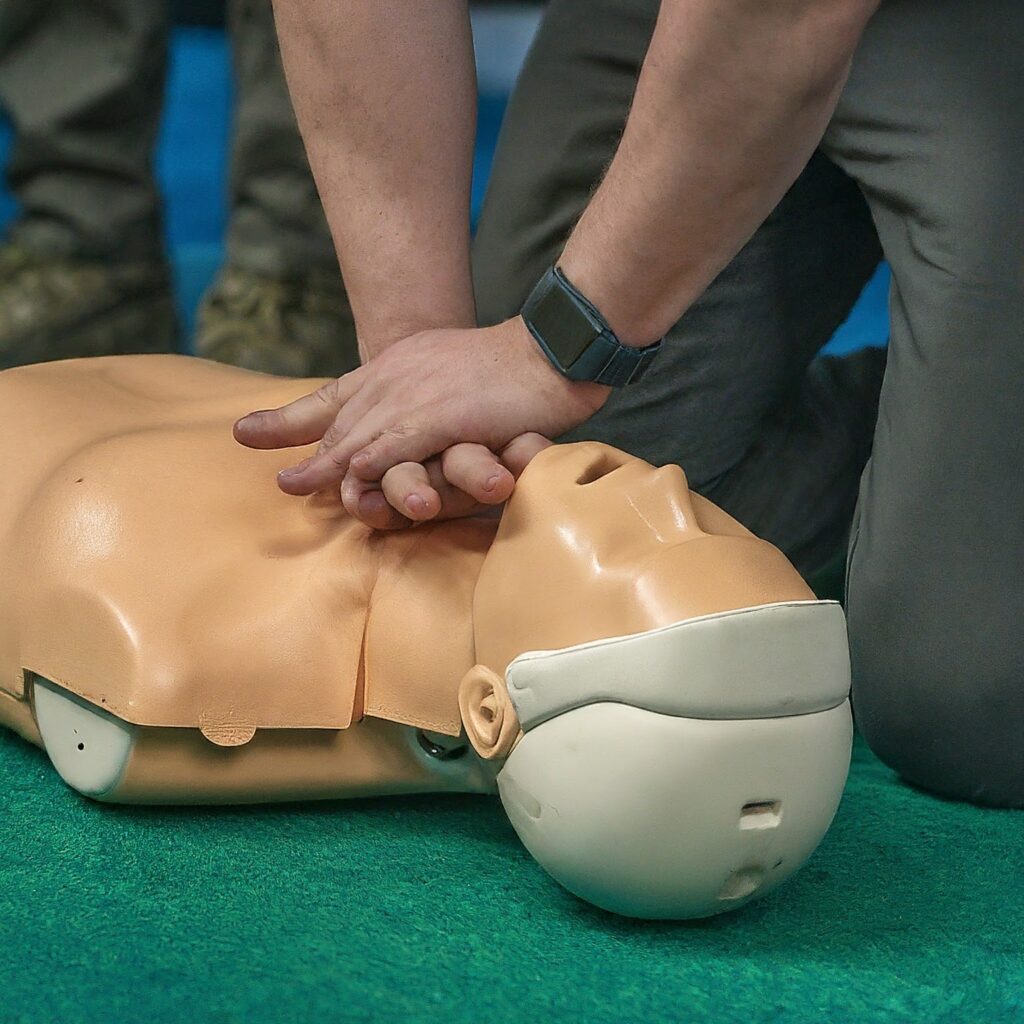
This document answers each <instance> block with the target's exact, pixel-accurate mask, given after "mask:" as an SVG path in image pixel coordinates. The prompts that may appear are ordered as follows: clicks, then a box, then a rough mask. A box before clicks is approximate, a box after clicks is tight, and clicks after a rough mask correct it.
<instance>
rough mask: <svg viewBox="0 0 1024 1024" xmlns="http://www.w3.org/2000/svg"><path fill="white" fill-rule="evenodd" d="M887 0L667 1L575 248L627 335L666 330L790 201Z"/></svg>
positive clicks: (584, 287)
mask: <svg viewBox="0 0 1024 1024" xmlns="http://www.w3.org/2000/svg"><path fill="white" fill-rule="evenodd" d="M877 5H878V0H728V2H725V0H663V3H662V5H661V12H660V15H659V18H658V23H657V27H656V29H655V32H654V36H653V38H652V40H651V46H650V49H649V51H648V54H647V58H646V60H645V61H644V66H643V71H642V73H641V75H640V80H639V82H638V84H637V90H636V96H635V98H634V102H633V109H632V111H631V113H630V116H629V119H628V122H627V124H626V129H625V132H624V134H623V137H622V141H621V143H620V145H619V148H618V151H617V152H616V154H615V157H614V159H613V160H612V162H611V164H610V166H609V168H608V172H607V174H606V175H605V178H604V181H603V182H602V183H601V186H600V187H599V188H598V190H597V192H596V193H595V195H594V196H593V198H592V200H591V202H590V204H589V206H588V207H587V209H586V211H585V212H584V214H583V216H582V218H581V219H580V222H579V223H578V224H577V226H576V229H575V230H574V231H573V233H572V236H571V237H570V239H569V242H568V244H567V245H566V247H565V251H564V253H563V256H562V260H561V265H562V267H563V269H564V270H565V272H566V275H567V276H568V277H569V279H570V280H571V281H572V282H573V283H574V284H575V285H576V286H577V287H578V288H579V289H580V290H581V291H582V292H583V293H584V294H585V295H587V296H588V297H589V298H590V299H591V301H593V302H594V304H595V305H596V306H597V307H598V308H599V309H600V310H601V311H602V313H604V315H605V317H606V318H607V319H608V321H609V323H610V324H611V325H612V328H613V329H615V330H616V333H619V335H620V337H621V338H622V340H623V341H625V342H628V343H631V344H638V345H643V344H648V343H649V342H652V341H654V340H656V339H657V338H659V337H661V336H662V335H663V334H664V333H665V332H666V331H667V330H668V329H669V328H670V327H671V326H672V324H673V323H675V321H676V320H677V319H678V318H679V317H680V316H681V315H682V313H683V312H684V311H685V310H686V309H687V307H688V306H689V305H690V304H691V303H693V302H694V301H695V300H696V299H697V298H698V297H699V296H700V294H701V293H702V292H703V291H704V289H705V288H706V287H707V286H708V285H709V284H710V283H711V281H712V280H713V278H714V277H715V275H716V274H717V273H718V272H719V271H720V270H721V269H722V268H723V267H724V266H725V264H726V263H728V262H729V260H730V259H732V257H733V256H734V255H735V254H736V253H737V252H738V251H739V249H740V248H741V247H742V246H743V245H744V243H745V242H746V241H747V239H748V238H750V236H751V235H752V234H753V233H754V231H755V230H756V229H757V227H758V226H759V225H760V223H761V222H762V221H763V220H764V218H765V217H767V215H768V214H769V213H770V212H771V210H772V208H773V207H774V206H775V204H776V203H778V201H779V200H780V199H781V198H782V196H783V194H784V193H785V191H786V189H788V188H789V186H790V185H791V184H792V183H793V181H794V180H795V179H796V176H797V175H798V174H799V173H800V170H801V169H802V167H803V166H804V164H805V163H806V162H807V160H808V159H809V158H810V156H811V153H812V152H813V151H814V148H815V147H816V146H817V144H818V142H819V141H820V139H821V136H822V134H823V133H824V131H825V127H826V125H827V124H828V120H829V117H830V116H831V114H832V111H833V110H834V108H835V105H836V102H837V101H838V98H839V93H840V90H841V89H842V86H843V83H844V82H845V79H846V75H847V72H848V70H849V64H850V60H851V58H852V56H853V51H854V48H855V47H856V45H857V41H858V40H859V38H860V35H861V33H862V32H863V29H864V26H865V25H866V23H867V21H868V19H869V17H870V16H871V14H872V13H873V12H874V10H875V8H876V7H877Z"/></svg>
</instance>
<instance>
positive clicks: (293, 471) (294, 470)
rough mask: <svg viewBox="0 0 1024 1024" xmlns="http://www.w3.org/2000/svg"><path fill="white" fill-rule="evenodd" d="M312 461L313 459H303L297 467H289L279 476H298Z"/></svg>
mask: <svg viewBox="0 0 1024 1024" xmlns="http://www.w3.org/2000/svg"><path fill="white" fill-rule="evenodd" d="M312 461H313V460H312V458H309V459H303V460H302V461H301V462H300V463H299V464H298V465H297V466H289V467H288V468H287V469H282V470H281V472H280V473H278V474H277V475H278V477H291V476H298V475H299V474H300V473H301V472H302V471H303V470H304V469H305V468H306V467H307V466H308V465H309V464H310V463H311V462H312Z"/></svg>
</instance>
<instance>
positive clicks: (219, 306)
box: [0, 0, 358, 376]
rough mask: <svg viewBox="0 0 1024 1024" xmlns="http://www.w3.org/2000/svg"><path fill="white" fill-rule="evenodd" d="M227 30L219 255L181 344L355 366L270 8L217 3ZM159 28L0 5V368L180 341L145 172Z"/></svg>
mask: <svg viewBox="0 0 1024 1024" xmlns="http://www.w3.org/2000/svg"><path fill="white" fill-rule="evenodd" d="M208 6H209V7H210V8H211V9H212V10H213V11H214V12H216V9H217V6H218V5H216V4H209V5H208ZM227 20H228V30H229V34H230V40H231V46H232V51H233V63H234V72H235V83H236V94H235V96H236V98H235V107H234V128H233V133H232V141H231V158H230V162H231V170H230V182H229V216H228V225H227V231H226V252H225V262H224V265H223V267H222V268H221V271H220V273H219V274H218V276H217V278H216V280H215V281H214V282H213V284H212V285H211V286H210V288H209V289H208V290H207V292H206V295H205V297H204V299H203V302H202V304H201V307H200V310H199V313H198V317H197V329H196V334H195V339H194V350H195V351H196V352H197V353H198V354H200V355H204V356H206V357H208V358H211V359H218V360H221V361H225V362H233V363H237V364H239V365H243V366H249V367H252V368H253V369H259V370H264V371H266V372H274V373H281V374H286V375H294V376H321V375H323V376H329V375H334V374H338V373H343V372H345V371H346V370H348V369H351V368H352V367H353V366H355V365H356V364H357V362H358V356H357V353H356V348H355V339H354V329H353V326H352V318H351V315H350V313H349V310H348V304H347V302H346V300H345V295H344V289H343V286H342V283H341V277H340V273H339V271H338V265H337V260H336V257H335V255H334V247H333V245H332V243H331V239H330V234H329V232H328V229H327V225H326V222H325V220H324V216H323V212H322V210H321V206H320V202H319V199H318V196H317V192H316V186H315V185H314V183H313V180H312V177H311V175H310V173H309V168H308V165H307V163H306V157H305V152H304V149H303V146H302V141H301V139H300V137H299V134H298V129H297V127H296V125H295V119H294V116H293V114H292V110H291V104H290V101H289V99H288V93H287V89H286V86H285V82H284V76H283V73H282V70H281V64H280V57H279V54H278V48H277V40H276V35H275V32H274V24H273V15H272V11H271V7H270V3H269V0H229V2H228V4H227ZM170 24H171V8H170V7H169V5H168V4H167V3H166V2H164V0H90V2H88V3H83V2H80V0H47V2H41V0H3V2H2V3H0V107H2V108H3V109H4V111H5V112H6V113H7V114H8V116H9V117H10V120H11V123H12V126H13V142H12V146H11V151H10V155H9V159H8V163H7V180H8V185H9V188H10V190H11V192H12V193H13V195H14V198H15V199H16V201H17V207H18V212H17V214H16V217H15V220H14V222H13V224H12V225H11V227H10V230H9V232H8V234H7V238H6V240H5V242H4V243H3V245H2V246H0V368H3V367H6V366H12V365H16V364H18V363H28V362H36V361H40V360H45V359H62V358H73V357H77V356H91V355H109V354H115V353H127V352H166V351H174V350H176V349H177V348H178V346H179V345H180V344H181V343H182V341H183V339H182V338H181V337H180V331H179V317H178V313H177V311H176V308H175V302H174V296H173V290H172V277H171V273H170V271H169V266H168V259H167V255H166V251H165V243H164V232H163V224H162V220H163V217H162V204H161V197H160V193H159V191H158V188H157V184H156V177H155V173H154V150H155V146H156V139H157V133H158V128H159V125H160V118H161V113H162V108H163V95H164V83H165V78H166V73H167V64H168V44H169V36H170ZM193 113H194V116H195V117H196V118H201V117H202V116H203V114H204V112H203V111H201V110H197V111H195V112H193Z"/></svg>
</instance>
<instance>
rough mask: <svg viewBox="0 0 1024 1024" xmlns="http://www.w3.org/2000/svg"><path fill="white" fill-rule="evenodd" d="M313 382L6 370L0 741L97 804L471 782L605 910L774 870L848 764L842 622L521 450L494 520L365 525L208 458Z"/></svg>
mask: <svg viewBox="0 0 1024 1024" xmlns="http://www.w3.org/2000/svg"><path fill="white" fill-rule="evenodd" d="M309 390H310V382H309V381H301V380H282V379H276V378H272V377H265V376H262V375H259V374H253V373H249V372H246V371H242V370H237V369H233V368H228V367H224V366H219V365H216V364H212V363H206V362H202V361H200V360H193V359H188V358H185V357H177V356H136V357H114V358H109V359H95V360H83V361H72V362H65V363H50V364H45V365H39V366H32V367H24V368H19V369H15V370H10V371H6V372H4V373H2V374H0V460H2V466H3V485H2V488H3V489H2V491H0V581H2V585H0V720H2V721H3V722H4V723H6V724H7V725H9V726H10V727H12V728H13V729H15V730H17V731H18V732H19V733H21V735H23V736H24V737H26V738H27V739H29V740H31V741H32V742H34V743H37V744H40V745H42V746H43V747H45V749H46V751H47V752H48V754H49V756H50V758H51V759H52V761H53V763H54V765H55V766H56V768H57V770H58V771H59V772H60V774H61V775H62V776H63V778H64V779H65V780H66V781H67V782H68V783H69V784H70V785H71V786H73V787H74V788H76V789H77V790H79V791H80V792H82V793H84V794H86V795H88V796H90V797H93V798H96V799H100V800H108V801H114V802H152V803H160V802H176V803H197V802H244V801H263V800H280V799H298V798H313V797H350V796H363V795H372V794H378V795H379V794H392V793H410V792H424V791H467V792H492V791H494V790H497V792H498V793H500V795H501V799H502V802H503V804H504V806H505V809H506V811H507V812H508V816H509V818H510V820H511V822H512V825H513V826H514V828H515V829H516V831H517V832H518V834H519V835H520V837H521V838H522V840H523V842H524V843H525V844H526V846H527V847H528V849H529V850H530V851H531V853H532V854H533V855H534V857H535V858H536V859H537V860H538V861H539V862H540V863H541V865H543V866H544V867H545V868H546V869H547V870H548V871H549V872H550V873H551V874H552V875H553V876H554V877H555V878H556V879H557V880H558V881H559V882H561V883H562V884H563V885H565V886H566V887H567V888H569V889H570V890H572V891H573V892H575V893H577V894H578V895H580V896H582V897H583V898H585V899H587V900H590V901H592V902H594V903H596V904H598V905H600V906H602V907H605V908H607V909H609V910H613V911H617V912H620V913H624V914H631V915H636V916H642V917H696V916H703V915H708V914H714V913H717V912H719V911H721V910H726V909H729V908H732V907H735V906H738V905H740V904H742V903H743V902H745V901H747V900H749V899H751V898H753V897H754V896H756V895H760V894H762V893H764V892H767V891H768V890H770V889H771V888H773V887H774V886H776V885H777V884H778V883H779V882H781V881H782V880H783V879H785V878H786V877H788V876H789V875H790V874H792V872H793V871H795V870H796V869H797V868H798V867H799V866H800V864H801V863H802V862H803V861H804V860H805V859H806V858H807V857H808V856H809V854H810V853H811V852H812V850H813V849H814V847H815V846H816V845H817V843H818V842H819V841H820V839H821V837H822V836H823V834H824V833H825V830H826V829H827V828H828V826H829V823H830V822H831V820H832V817H833V814H834V812H835V809H836V806H837V804H838V801H839V797H840V793H841V791H842V788H843V784H844V782H845V778H846V772H847V767H848V764H849V754H850V740H851V718H850V709H849V703H848V700H847V694H848V689H849V667H848V660H847V649H846V634H845V624H844V620H843V615H842V611H841V610H840V608H839V607H838V605H836V604H835V603H833V602H825V601H816V600H815V599H814V597H813V594H812V593H811V592H810V591H809V590H808V589H807V587H806V585H805V584H804V583H803V581H802V580H801V579H800V577H799V575H798V574H797V573H796V571H795V570H794V569H793V568H792V566H791V565H790V564H789V562H788V561H787V560H786V559H785V558H784V557H783V556H782V554H781V553H780V552H778V551H777V550H776V549H775V548H773V547H772V546H771V545H769V544H767V543H765V542H763V541H761V540H758V539H756V538H755V537H754V536H753V535H752V534H750V533H749V532H748V531H746V530H745V529H744V528H743V527H742V526H740V525H739V524H738V523H736V522H735V521H734V520H733V519H731V518H730V517H729V516H727V515H726V514H725V513H724V512H722V511H721V510H720V509H718V508H716V507H715V506H714V505H712V504H710V503H709V502H707V501H704V500H703V499H701V498H699V497H697V496H696V495H694V494H692V493H690V491H689V490H688V488H687V485H686V482H685V479H684V477H683V475H682V473H681V472H680V470H679V469H678V468H676V467H665V468H662V469H654V468H652V467H651V466H649V465H648V464H647V463H645V462H642V461H641V460H639V459H636V458H633V457H631V456H628V455H626V454H624V453H622V452H620V451H617V450H615V449H612V448H609V447H607V446H604V445H600V444H596V443H584V444H575V445H565V446H555V447H553V448H550V449H548V450H547V451H545V452H543V453H542V454H540V455H539V456H537V458H536V459H534V461H533V462H532V463H531V464H530V465H529V466H528V467H527V469H526V471H525V473H524V474H523V476H522V478H521V479H520V481H519V483H518V485H517V487H516V490H515V492H514V494H513V496H512V498H511V500H510V501H509V503H508V504H507V506H506V508H505V511H504V513H503V516H502V518H501V521H500V524H499V523H498V522H497V521H495V520H487V519H474V520H461V521H452V522H447V523H436V524H433V523H432V524H428V525H424V526H420V527H417V528H415V529H410V530H404V531H398V532H393V533H373V532H372V531H370V530H368V529H367V528H366V527H364V526H363V525H362V524H360V523H358V522H356V521H354V520H352V519H351V518H349V517H348V516H347V515H346V514H345V512H344V510H343V508H342V507H341V505H340V503H339V502H337V501H333V500H329V499H327V498H323V497H317V498H313V499H308V500H302V499H297V498H292V497H287V496H285V495H284V494H282V493H281V492H280V491H279V490H278V489H277V487H276V485H275V474H276V472H277V471H278V470H280V469H282V468H283V467H284V466H286V465H289V464H291V463H292V462H294V461H295V453H294V452H292V451H284V452H280V451H278V452H274V451H271V452H266V451H264V452H257V451H252V450H249V449H246V448H242V447H240V446H239V445H237V444H236V443H235V442H234V440H233V439H232V436H231V424H232V422H233V421H234V420H235V419H236V418H237V417H238V416H240V415H242V414H244V413H246V412H248V411H249V410H250V409H253V408H257V407H271V406H277V405H281V404H283V403H284V402H287V401H289V400H291V399H292V398H295V397H298V396H299V395H302V394H305V393H307V392H308V391H309Z"/></svg>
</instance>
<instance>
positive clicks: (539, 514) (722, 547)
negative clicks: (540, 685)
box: [474, 443, 813, 673]
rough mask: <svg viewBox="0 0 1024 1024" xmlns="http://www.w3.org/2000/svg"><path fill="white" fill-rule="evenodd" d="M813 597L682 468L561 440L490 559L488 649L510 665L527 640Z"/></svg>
mask: <svg viewBox="0 0 1024 1024" xmlns="http://www.w3.org/2000/svg"><path fill="white" fill-rule="evenodd" d="M524 593H529V594H530V595H531V598H530V600H528V601H525V600H523V599H522V594H524ZM812 598H813V594H812V593H811V591H810V590H809V589H808V587H807V586H806V584H805V583H804V582H803V580H802V579H801V578H800V576H799V574H798V573H797V572H796V570H795V569H794V568H793V567H792V565H790V563H789V562H788V561H787V560H786V558H785V557H784V556H783V555H782V554H781V553H780V552H779V551H778V550H777V549H776V548H774V547H772V546H771V545H770V544H767V543H766V542H764V541H761V540H759V539H757V538H756V537H754V536H753V535H752V534H751V533H750V532H749V531H747V530H746V529H744V528H743V527H742V526H740V524H739V523H737V522H736V521H735V520H733V519H731V518H730V517H729V516H728V515H726V514H725V513H724V512H722V511H721V510H720V509H718V508H716V507H715V506H713V505H711V504H710V503H708V502H705V501H703V500H702V499H700V498H698V497H696V496H694V495H692V494H691V493H690V491H689V488H688V487H687V484H686V478H685V477H684V475H683V473H682V471H681V470H680V469H679V468H678V467H677V466H665V467H662V468H660V469H655V468H654V467H652V466H650V465H649V464H648V463H646V462H644V461H643V460H642V459H638V458H635V457H634V456H631V455H627V454H626V453H624V452H621V451H618V450H617V449H614V448H609V447H607V446H605V445H600V444H595V443H591V444H580V445H564V446H556V447H554V448H550V449H548V450H547V451H545V452H542V453H541V454H540V455H539V456H538V457H537V458H536V459H535V460H534V461H533V462H532V463H531V464H530V466H529V467H528V469H527V471H526V472H525V473H524V474H523V477H522V479H521V480H520V482H519V484H518V486H517V488H516V491H515V494H514V495H513V497H512V500H511V501H510V502H509V505H508V507H507V509H506V511H505V515H504V517H503V519H502V522H501V526H500V528H499V530H498V535H497V537H496V539H495V543H494V545H493V546H492V548H491V551H490V553H489V554H488V556H487V558H486V560H485V562H484V567H483V570H482V572H481V576H480V580H479V582H478V584H477V590H476V599H475V604H474V615H475V625H476V640H477V659H478V661H480V663H481V664H483V665H485V666H487V667H488V668H490V669H492V670H493V671H495V672H498V673H502V672H504V670H505V668H506V667H507V665H508V664H509V663H510V662H511V661H512V660H513V658H515V657H517V656H518V655H519V654H521V653H522V652H523V651H527V650H557V649H559V648H564V647H569V646H572V645H574V644H579V643H585V642H588V641H591V640H597V639H601V638H603V637H613V636H624V635H627V634H631V633H640V632H643V631H645V630H649V629H654V628H656V627H658V626H664V625H668V624H671V623H674V622H680V621H683V620H685V619H690V618H695V617H697V616H701V615H708V614H711V613H713V612H719V611H726V610H731V609H735V608H745V607H750V606H753V605H759V604H765V603H770V602H775V601H791V600H810V599H812Z"/></svg>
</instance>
